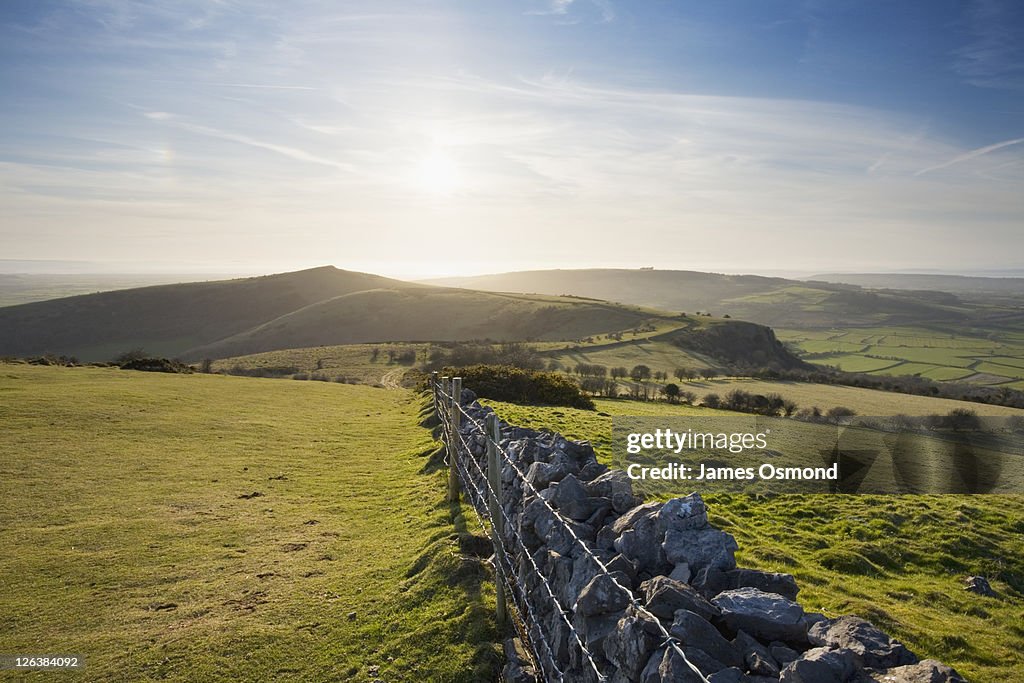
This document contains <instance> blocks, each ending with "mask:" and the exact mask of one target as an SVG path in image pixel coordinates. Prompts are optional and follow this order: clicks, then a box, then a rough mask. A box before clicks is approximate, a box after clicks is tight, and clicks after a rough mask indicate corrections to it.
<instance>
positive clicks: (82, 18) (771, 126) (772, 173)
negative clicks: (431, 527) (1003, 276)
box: [0, 0, 1024, 277]
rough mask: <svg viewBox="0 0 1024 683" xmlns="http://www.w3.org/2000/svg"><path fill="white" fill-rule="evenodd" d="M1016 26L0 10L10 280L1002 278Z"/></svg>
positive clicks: (582, 0)
mask: <svg viewBox="0 0 1024 683" xmlns="http://www.w3.org/2000/svg"><path fill="white" fill-rule="evenodd" d="M1022 29H1024V11H1022V9H1021V5H1020V4H1019V3H1014V2H1011V1H1006V2H997V1H994V0H986V1H977V2H918V3H897V4H893V3H863V2H838V3H819V2H814V1H811V0H807V1H805V2H777V3H770V4H768V3H762V2H755V1H753V0H751V1H749V2H714V3H705V2H692V1H691V2H673V3H662V2H658V3H625V2H611V1H598V0H593V1H588V0H575V1H573V0H553V2H549V3H545V2H503V3H479V2H468V1H467V2H436V3H435V2H431V3H427V2H401V3H399V2H388V1H386V0H385V1H383V2H374V3H372V4H365V3H334V2H303V3H289V4H281V3H272V2H240V1H239V2H235V1H232V0H222V1H220V2H211V1H207V0H202V1H194V2H178V3H173V6H166V5H157V4H156V3H143V2H121V1H119V0H88V1H86V0H82V1H75V2H40V1H35V0H13V1H8V2H4V3H3V4H2V5H0V88H2V92H3V93H4V95H3V98H2V102H0V206H2V212H0V257H2V258H4V259H32V260H60V261H87V262H91V263H99V264H107V265H106V266H105V267H106V268H108V269H110V270H114V271H118V272H131V271H132V270H152V269H157V270H159V269H164V270H168V269H171V270H175V268H176V266H175V264H178V265H179V266H180V265H181V264H185V265H184V266H182V267H181V268H179V270H181V271H182V272H184V271H186V270H187V271H201V270H206V271H210V272H233V273H234V272H238V273H242V272H260V271H262V272H269V271H273V270H277V271H280V270H290V269H295V268H300V267H304V266H311V265H319V264H323V263H334V264H335V265H337V266H338V267H341V268H346V269H352V270H362V271H368V272H375V273H380V274H384V275H390V276H398V277H429V276H436V275H445V274H474V273H481V272H496V271H510V270H518V269H534V268H551V267H561V268H569V267H638V266H655V267H658V268H680V269H694V270H721V271H733V272H735V271H745V272H766V271H773V270H780V269H783V270H790V271H803V272H808V273H813V272H823V271H837V270H842V271H851V270H869V271H880V270H938V271H951V272H966V271H991V270H998V269H1012V268H1017V267H1019V266H1020V265H1021V264H1020V259H1019V254H1020V253H1021V252H1022V247H1024V237H1022V233H1021V230H1020V225H1021V218H1022V216H1024V193H1022V192H1020V188H1021V186H1022V181H1024V167H1022V164H1021V161H1022V158H1024V156H1022V155H1024V124H1022V121H1024V116H1022V114H1024V106H1022V105H1024V97H1022V93H1024V56H1022V48H1021V43H1020V41H1019V40H1018V38H1019V36H1020V34H1021V30H1022Z"/></svg>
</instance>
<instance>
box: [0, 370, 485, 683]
mask: <svg viewBox="0 0 1024 683" xmlns="http://www.w3.org/2000/svg"><path fill="white" fill-rule="evenodd" d="M420 410H421V402H420V400H419V399H418V398H416V397H415V396H414V395H413V394H412V393H411V392H408V391H401V390H392V391H388V390H383V389H374V388H371V387H366V386H349V385H340V384H327V383H320V382H293V381H275V380H263V379H249V378H239V377H222V376H215V375H163V374H155V373H141V372H129V371H121V370H116V369H98V368H53V367H32V366H27V365H0V424H2V425H3V432H2V433H0V496H2V497H3V500H4V501H5V502H4V506H3V508H2V509H0V547H3V549H4V552H3V554H2V555H0V614H3V615H4V618H3V619H2V620H0V643H2V644H3V648H2V649H3V651H4V652H5V653H18V652H24V653H27V652H33V653H78V654H82V655H84V656H85V657H86V660H87V664H88V668H87V670H86V671H85V673H84V675H82V676H80V677H76V680H90V681H129V680H131V681H136V680H155V679H165V680H180V681H190V680H242V681H267V680H293V681H327V680H356V681H360V680H362V681H369V680H374V679H375V678H376V677H378V676H379V678H381V679H383V680H388V681H422V680H446V681H447V680H452V681H467V682H469V681H479V680H490V679H493V677H494V674H495V668H496V666H497V665H498V663H499V660H500V654H499V652H498V649H497V646H496V645H494V642H495V641H497V640H498V639H499V636H498V634H497V633H496V632H495V628H494V626H493V623H492V620H491V618H490V615H491V614H492V608H493V594H492V592H491V590H490V588H489V586H490V584H489V583H488V582H486V581H484V582H483V588H481V579H482V578H484V576H485V574H484V571H483V569H482V565H481V562H480V561H479V560H477V559H474V558H471V557H464V556H463V554H462V553H460V551H459V544H458V539H459V538H460V534H461V538H462V539H465V533H466V532H467V531H471V529H469V530H467V529H465V528H464V527H465V520H464V519H463V518H462V517H461V514H460V511H459V509H455V510H454V513H455V514H456V515H457V517H456V525H455V527H454V528H453V526H452V513H453V510H452V509H450V508H449V506H448V505H447V504H445V503H443V495H444V481H443V477H442V475H441V474H440V473H436V472H434V471H433V468H432V467H431V463H432V462H434V461H433V460H432V459H431V458H429V457H427V456H428V455H429V454H430V453H431V452H432V451H433V449H434V442H433V440H432V438H431V436H430V434H429V432H428V430H426V429H424V428H422V427H419V426H417V425H418V422H419V420H420V416H419V411H420ZM257 492H258V493H259V494H260V495H258V496H254V497H248V496H252V494H253V493H257ZM350 613H354V614H353V615H352V616H351V618H350V616H349V615H350ZM374 667H377V668H374ZM374 672H377V673H374ZM0 676H3V675H2V674H0Z"/></svg>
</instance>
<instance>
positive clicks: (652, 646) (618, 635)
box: [604, 608, 661, 681]
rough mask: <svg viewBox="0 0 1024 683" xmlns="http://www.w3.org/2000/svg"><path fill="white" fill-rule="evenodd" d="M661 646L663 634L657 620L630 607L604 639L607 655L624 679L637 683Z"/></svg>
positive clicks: (605, 653)
mask: <svg viewBox="0 0 1024 683" xmlns="http://www.w3.org/2000/svg"><path fill="white" fill-rule="evenodd" d="M660 644H661V642H660V631H659V629H658V626H657V623H656V622H655V620H654V618H653V617H650V616H648V615H646V614H644V613H643V612H639V611H637V610H635V609H632V608H630V609H627V610H626V614H625V615H624V616H623V617H622V618H621V619H619V623H618V625H617V626H616V628H615V631H613V632H612V633H611V634H609V635H608V637H607V639H605V641H604V655H605V657H607V658H608V661H609V662H611V663H612V665H613V666H615V667H616V668H617V669H618V670H619V673H621V674H622V675H623V676H624V677H625V680H628V681H634V680H636V679H637V678H638V677H639V676H640V673H641V672H642V671H643V669H644V668H645V665H646V664H647V660H648V659H650V656H651V653H652V652H654V650H656V649H657V647H658V645H660Z"/></svg>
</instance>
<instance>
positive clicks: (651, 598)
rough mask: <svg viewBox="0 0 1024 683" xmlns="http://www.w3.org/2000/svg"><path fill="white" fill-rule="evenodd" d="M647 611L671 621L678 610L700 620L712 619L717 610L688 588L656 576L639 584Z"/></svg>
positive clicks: (678, 582) (715, 615)
mask: <svg viewBox="0 0 1024 683" xmlns="http://www.w3.org/2000/svg"><path fill="white" fill-rule="evenodd" d="M640 590H641V591H642V592H643V594H644V599H645V601H646V605H647V609H648V610H650V612H651V614H653V615H655V616H656V617H660V618H662V619H672V618H674V616H675V613H676V612H677V611H678V610H689V611H690V612H693V613H695V614H697V615H698V616H700V617H701V618H702V619H708V620H710V619H712V618H714V617H717V616H718V614H719V611H718V608H716V607H715V606H714V605H712V604H711V603H710V602H708V601H707V600H705V599H704V597H703V596H702V595H701V594H700V593H698V592H697V591H695V590H694V589H693V588H691V587H690V586H688V585H686V584H685V583H682V582H680V581H674V580H672V579H670V578H669V577H667V576H656V577H654V578H653V579H649V580H647V581H644V582H643V583H641V584H640Z"/></svg>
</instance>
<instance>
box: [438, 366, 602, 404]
mask: <svg viewBox="0 0 1024 683" xmlns="http://www.w3.org/2000/svg"><path fill="white" fill-rule="evenodd" d="M443 374H445V375H448V376H450V377H462V386H463V387H465V388H467V389H471V390H472V391H473V392H475V393H476V395H477V396H480V397H482V398H491V399H494V400H496V401H509V402H512V403H543V404H547V405H552V406H566V407H569V408H582V409H584V410H596V407H595V406H594V402H593V401H592V400H590V398H589V397H588V396H585V395H583V393H582V392H581V391H580V387H579V385H578V384H576V382H574V381H573V380H572V379H571V378H570V377H567V376H566V375H562V374H559V373H555V372H542V371H536V370H525V369H523V368H517V367H513V366H511V365H471V366H468V367H463V368H445V370H444V372H443Z"/></svg>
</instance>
